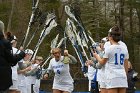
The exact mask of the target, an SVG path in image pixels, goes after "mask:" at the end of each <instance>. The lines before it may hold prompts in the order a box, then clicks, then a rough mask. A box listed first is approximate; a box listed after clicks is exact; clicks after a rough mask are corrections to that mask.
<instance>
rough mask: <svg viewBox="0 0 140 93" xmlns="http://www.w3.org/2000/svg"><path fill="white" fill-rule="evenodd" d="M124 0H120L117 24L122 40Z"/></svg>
mask: <svg viewBox="0 0 140 93" xmlns="http://www.w3.org/2000/svg"><path fill="white" fill-rule="evenodd" d="M124 2H125V0H120V10H119V14H120V16H119V25H120V30H121V31H122V40H123V37H124V31H125V29H124Z"/></svg>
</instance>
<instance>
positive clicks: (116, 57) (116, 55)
mask: <svg viewBox="0 0 140 93" xmlns="http://www.w3.org/2000/svg"><path fill="white" fill-rule="evenodd" d="M118 56H119V57H120V64H121V65H123V63H124V54H120V55H118V54H117V53H115V65H118Z"/></svg>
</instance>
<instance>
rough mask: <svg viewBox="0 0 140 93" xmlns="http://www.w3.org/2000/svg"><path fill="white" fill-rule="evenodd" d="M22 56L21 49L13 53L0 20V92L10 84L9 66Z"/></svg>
mask: <svg viewBox="0 0 140 93" xmlns="http://www.w3.org/2000/svg"><path fill="white" fill-rule="evenodd" d="M24 56H25V53H24V52H23V51H21V52H20V53H19V54H16V55H13V53H12V46H11V44H10V42H9V41H8V40H6V39H5V37H4V23H3V22H2V21H0V93H7V92H6V91H7V90H8V88H9V87H10V86H11V85H12V70H11V66H14V65H16V64H17V62H18V61H20V60H21V59H22V58H23V57H24Z"/></svg>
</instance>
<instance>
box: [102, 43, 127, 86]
mask: <svg viewBox="0 0 140 93" xmlns="http://www.w3.org/2000/svg"><path fill="white" fill-rule="evenodd" d="M103 58H108V61H107V63H106V65H105V75H106V86H107V87H106V88H117V87H127V76H126V73H125V68H124V60H125V59H128V58H129V55H128V50H127V49H126V47H124V46H122V45H111V46H109V47H108V48H106V49H105V54H104V56H103Z"/></svg>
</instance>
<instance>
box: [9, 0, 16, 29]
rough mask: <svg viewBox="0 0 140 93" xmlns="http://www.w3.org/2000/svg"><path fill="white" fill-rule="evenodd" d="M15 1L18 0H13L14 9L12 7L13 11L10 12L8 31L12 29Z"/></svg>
mask: <svg viewBox="0 0 140 93" xmlns="http://www.w3.org/2000/svg"><path fill="white" fill-rule="evenodd" d="M15 2H16V0H12V9H11V13H10V16H9V21H8V26H7V31H10V30H11V22H12V16H13V13H14V7H15Z"/></svg>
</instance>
